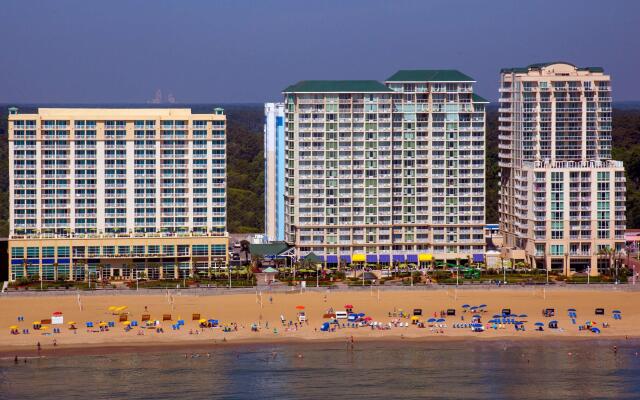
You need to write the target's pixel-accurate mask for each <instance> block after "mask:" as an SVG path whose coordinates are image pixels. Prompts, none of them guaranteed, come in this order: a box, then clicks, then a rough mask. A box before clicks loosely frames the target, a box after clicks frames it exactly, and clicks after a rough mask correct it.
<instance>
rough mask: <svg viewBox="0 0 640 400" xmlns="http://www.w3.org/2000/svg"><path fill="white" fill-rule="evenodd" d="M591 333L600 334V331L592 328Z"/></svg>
mask: <svg viewBox="0 0 640 400" xmlns="http://www.w3.org/2000/svg"><path fill="white" fill-rule="evenodd" d="M591 332H593V333H600V329H598V328H591Z"/></svg>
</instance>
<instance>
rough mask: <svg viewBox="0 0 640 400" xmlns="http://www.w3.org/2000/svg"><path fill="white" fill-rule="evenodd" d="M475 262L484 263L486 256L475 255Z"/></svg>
mask: <svg viewBox="0 0 640 400" xmlns="http://www.w3.org/2000/svg"><path fill="white" fill-rule="evenodd" d="M473 262H484V254H474V255H473Z"/></svg>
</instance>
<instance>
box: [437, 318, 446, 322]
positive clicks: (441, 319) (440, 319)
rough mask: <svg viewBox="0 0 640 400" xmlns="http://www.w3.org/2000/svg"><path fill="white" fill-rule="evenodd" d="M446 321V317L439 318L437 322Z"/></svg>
mask: <svg viewBox="0 0 640 400" xmlns="http://www.w3.org/2000/svg"><path fill="white" fill-rule="evenodd" d="M444 321H445V319H444V318H438V319H437V320H436V322H437V323H441V322H444Z"/></svg>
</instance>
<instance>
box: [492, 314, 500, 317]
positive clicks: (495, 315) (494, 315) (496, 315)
mask: <svg viewBox="0 0 640 400" xmlns="http://www.w3.org/2000/svg"><path fill="white" fill-rule="evenodd" d="M493 318H502V314H493Z"/></svg>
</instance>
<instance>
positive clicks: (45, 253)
mask: <svg viewBox="0 0 640 400" xmlns="http://www.w3.org/2000/svg"><path fill="white" fill-rule="evenodd" d="M54 256H55V250H54V248H53V246H47V247H43V248H42V258H51V257H54Z"/></svg>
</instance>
